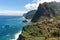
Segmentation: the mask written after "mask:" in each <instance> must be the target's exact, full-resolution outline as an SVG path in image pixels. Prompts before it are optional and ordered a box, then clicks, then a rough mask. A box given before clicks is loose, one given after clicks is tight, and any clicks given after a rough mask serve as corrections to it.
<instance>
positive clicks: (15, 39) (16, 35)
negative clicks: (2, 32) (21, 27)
mask: <svg viewBox="0 0 60 40" xmlns="http://www.w3.org/2000/svg"><path fill="white" fill-rule="evenodd" d="M21 32H22V31H20V32H18V33H16V34H15V38H14V39H10V40H17V39H18V37H19V35H20V34H21Z"/></svg>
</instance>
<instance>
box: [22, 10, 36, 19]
mask: <svg viewBox="0 0 60 40" xmlns="http://www.w3.org/2000/svg"><path fill="white" fill-rule="evenodd" d="M35 12H36V10H31V11H29V12H28V13H26V14H24V15H23V16H24V17H25V18H26V19H32V18H33V16H34V14H35Z"/></svg>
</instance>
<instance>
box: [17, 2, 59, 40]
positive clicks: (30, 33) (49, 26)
mask: <svg viewBox="0 0 60 40" xmlns="http://www.w3.org/2000/svg"><path fill="white" fill-rule="evenodd" d="M53 4H54V5H53ZM56 4H57V3H56V2H51V3H46V2H45V3H43V4H40V5H39V7H38V9H37V11H36V13H35V15H34V16H33V18H32V20H31V22H32V23H30V24H28V25H26V26H25V27H23V30H22V34H21V35H19V38H18V39H17V40H20V39H21V40H60V15H59V14H60V13H59V12H57V10H58V6H57V5H56ZM56 6H57V7H56ZM59 9H60V8H59ZM57 16H58V19H57V18H56V17H57Z"/></svg>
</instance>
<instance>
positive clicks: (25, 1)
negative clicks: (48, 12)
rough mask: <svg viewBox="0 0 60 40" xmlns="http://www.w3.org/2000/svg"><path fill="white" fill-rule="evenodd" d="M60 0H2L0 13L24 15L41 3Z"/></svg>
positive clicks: (0, 0) (0, 1)
mask: <svg viewBox="0 0 60 40" xmlns="http://www.w3.org/2000/svg"><path fill="white" fill-rule="evenodd" d="M51 1H57V2H59V1H60V0H0V15H22V14H24V13H25V12H27V11H29V10H33V9H37V7H38V5H39V3H43V2H51Z"/></svg>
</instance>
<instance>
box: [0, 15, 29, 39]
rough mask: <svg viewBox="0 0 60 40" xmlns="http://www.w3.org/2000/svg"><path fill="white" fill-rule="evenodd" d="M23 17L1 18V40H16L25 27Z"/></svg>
mask: <svg viewBox="0 0 60 40" xmlns="http://www.w3.org/2000/svg"><path fill="white" fill-rule="evenodd" d="M23 20H24V17H23V16H0V40H16V39H17V38H18V36H19V34H20V33H21V31H22V28H23V26H25V25H26V24H28V23H27V22H22V21H23Z"/></svg>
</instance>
